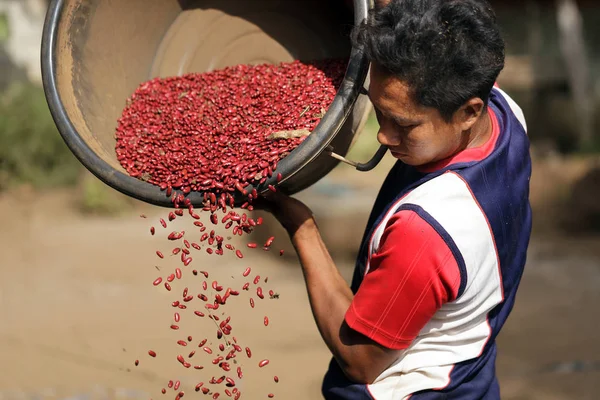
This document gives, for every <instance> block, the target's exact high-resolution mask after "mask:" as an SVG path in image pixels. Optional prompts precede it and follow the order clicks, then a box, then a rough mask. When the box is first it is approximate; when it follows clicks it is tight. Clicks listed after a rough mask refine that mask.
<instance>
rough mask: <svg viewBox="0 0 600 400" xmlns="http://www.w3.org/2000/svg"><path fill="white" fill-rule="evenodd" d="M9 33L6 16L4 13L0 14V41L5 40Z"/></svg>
mask: <svg viewBox="0 0 600 400" xmlns="http://www.w3.org/2000/svg"><path fill="white" fill-rule="evenodd" d="M9 35H10V29H9V26H8V17H7V15H6V14H4V13H2V14H0V43H2V42H4V41H6V40H7V39H8V36H9Z"/></svg>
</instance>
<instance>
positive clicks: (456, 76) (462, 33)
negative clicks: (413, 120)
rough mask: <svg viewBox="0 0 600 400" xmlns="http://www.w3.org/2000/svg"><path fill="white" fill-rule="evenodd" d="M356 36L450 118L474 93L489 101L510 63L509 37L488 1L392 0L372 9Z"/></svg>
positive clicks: (421, 99)
mask: <svg viewBox="0 0 600 400" xmlns="http://www.w3.org/2000/svg"><path fill="white" fill-rule="evenodd" d="M353 40H354V44H355V45H356V46H360V47H362V48H363V50H364V51H365V53H366V55H367V57H368V58H369V59H370V60H371V62H373V63H375V64H376V65H378V66H379V67H381V68H383V69H384V71H386V72H387V73H390V74H392V75H393V76H395V77H397V78H398V79H400V80H402V81H403V82H405V83H406V84H408V86H409V87H410V88H411V90H412V93H413V95H414V96H415V97H414V98H415V100H416V101H417V102H418V103H420V104H421V105H423V106H425V107H433V108H436V109H437V110H438V111H439V112H440V114H441V115H442V117H444V118H445V119H446V120H447V121H449V120H450V118H451V117H452V115H453V114H454V113H455V112H456V111H457V110H458V109H459V108H460V106H462V105H463V104H464V103H465V102H466V101H467V100H469V99H471V98H473V97H479V98H481V99H482V100H483V101H484V102H485V103H486V104H487V100H488V97H489V94H490V92H491V90H492V88H493V86H494V83H495V81H496V78H497V77H498V74H499V73H500V71H501V70H502V68H504V40H503V39H502V36H501V34H500V30H499V28H498V26H497V24H496V15H495V13H494V11H493V10H492V8H491V6H490V4H489V3H488V2H487V1H485V0H392V1H391V2H390V3H389V4H388V5H385V6H383V7H381V8H377V9H374V10H371V12H369V16H368V18H367V20H366V21H365V22H363V24H362V25H361V26H359V27H357V28H356V29H355V31H354V34H353Z"/></svg>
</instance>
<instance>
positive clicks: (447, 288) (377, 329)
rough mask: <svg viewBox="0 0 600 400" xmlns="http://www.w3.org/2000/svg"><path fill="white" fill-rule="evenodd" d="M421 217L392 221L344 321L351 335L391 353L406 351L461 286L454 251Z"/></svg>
mask: <svg viewBox="0 0 600 400" xmlns="http://www.w3.org/2000/svg"><path fill="white" fill-rule="evenodd" d="M420 214H423V213H418V212H416V211H415V210H401V211H399V212H397V213H396V214H394V216H393V217H392V218H390V221H389V222H388V224H387V226H386V228H385V230H384V233H383V235H382V237H381V241H380V245H379V249H378V251H377V252H376V253H375V254H374V255H373V256H372V257H371V260H370V268H369V272H368V273H367V274H366V276H365V277H364V279H363V282H362V283H361V285H360V287H359V289H358V291H357V293H356V295H355V296H354V299H353V301H352V303H351V305H350V308H349V309H348V311H347V312H346V316H345V319H346V323H347V324H348V325H349V326H350V327H351V328H352V329H354V330H356V331H358V332H360V333H362V334H363V335H365V336H367V337H369V338H371V339H372V340H374V341H376V342H377V343H379V344H381V345H382V346H384V347H387V348H391V349H397V350H400V349H405V348H407V347H408V346H409V345H410V344H411V343H412V341H413V340H414V339H415V338H416V337H417V335H418V334H419V332H420V331H421V329H423V327H424V326H425V324H426V323H427V322H428V321H429V320H430V319H431V317H432V316H433V315H434V314H435V312H436V311H437V310H439V309H440V307H441V306H442V305H443V304H445V303H447V302H449V301H453V300H455V299H456V297H457V295H458V291H459V287H460V286H461V272H460V268H459V264H458V261H457V258H456V257H455V252H456V246H453V243H451V244H449V243H448V241H451V240H452V239H451V238H450V237H449V235H448V234H447V233H446V232H445V231H444V230H443V228H441V226H439V224H437V223H435V221H430V220H431V217H429V218H423V216H422V215H420ZM428 216H429V215H428V214H427V215H426V216H425V217H428ZM432 222H433V223H432ZM440 230H441V231H442V232H440ZM452 249H454V250H455V251H454V252H453V251H452ZM461 259H462V257H461ZM465 278H466V277H465Z"/></svg>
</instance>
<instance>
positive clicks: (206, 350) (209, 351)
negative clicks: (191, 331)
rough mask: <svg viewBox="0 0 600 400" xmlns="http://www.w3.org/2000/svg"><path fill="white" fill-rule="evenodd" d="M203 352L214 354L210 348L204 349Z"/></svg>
mask: <svg viewBox="0 0 600 400" xmlns="http://www.w3.org/2000/svg"><path fill="white" fill-rule="evenodd" d="M202 350H204V351H205V352H207V353H208V354H212V350H211V349H210V347H204V348H203V349H202Z"/></svg>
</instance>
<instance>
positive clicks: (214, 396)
mask: <svg viewBox="0 0 600 400" xmlns="http://www.w3.org/2000/svg"><path fill="white" fill-rule="evenodd" d="M220 395H221V394H220V393H219V392H217V393H215V394H213V396H212V398H213V399H218V398H219V396H220Z"/></svg>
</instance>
